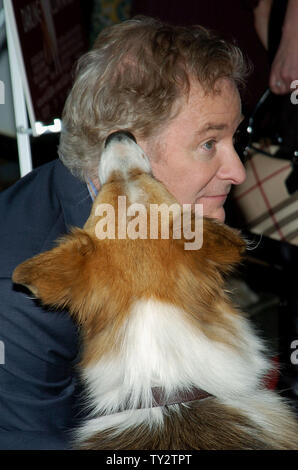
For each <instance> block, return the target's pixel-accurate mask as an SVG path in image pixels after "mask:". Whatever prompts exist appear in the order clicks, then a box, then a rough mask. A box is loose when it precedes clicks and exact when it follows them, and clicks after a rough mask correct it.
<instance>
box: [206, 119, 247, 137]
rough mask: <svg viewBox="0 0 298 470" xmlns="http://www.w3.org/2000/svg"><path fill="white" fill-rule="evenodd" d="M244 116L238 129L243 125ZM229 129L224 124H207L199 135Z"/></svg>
mask: <svg viewBox="0 0 298 470" xmlns="http://www.w3.org/2000/svg"><path fill="white" fill-rule="evenodd" d="M243 119H244V116H243V115H241V116H240V119H239V122H238V125H237V127H238V126H239V125H240V124H241V122H242V121H243ZM227 127H228V125H227V124H225V123H222V124H220V123H219V124H215V123H213V122H207V123H206V124H205V125H204V126H203V127H202V128H201V129H200V130H199V131H198V134H205V133H206V132H208V131H222V130H224V129H226V128H227Z"/></svg>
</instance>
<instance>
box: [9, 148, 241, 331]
mask: <svg viewBox="0 0 298 470" xmlns="http://www.w3.org/2000/svg"><path fill="white" fill-rule="evenodd" d="M134 145H136V144H134ZM112 146H113V142H110V143H109V145H108V147H107V148H108V150H107V151H108V152H110V153H111V152H113V149H112ZM117 146H118V148H119V142H117ZM136 153H137V150H136V148H134V158H135V157H136ZM142 159H143V156H142ZM116 160H117V159H116ZM144 165H145V167H146V168H147V161H146V162H145V163H144V161H142V164H141V166H140V168H139V169H138V171H131V170H132V169H131V168H130V171H129V172H127V168H124V170H123V168H122V170H123V171H124V172H125V175H126V176H125V178H126V179H124V180H123V181H122V180H121V178H119V174H120V175H121V171H122V170H121V168H120V170H121V171H120V173H119V171H116V172H115V171H114V170H113V167H112V165H111V163H109V167H106V168H105V172H106V174H107V182H106V184H103V187H102V189H101V191H100V192H99V194H98V196H97V198H96V200H95V201H94V204H93V208H92V211H91V214H90V217H89V219H88V220H87V222H86V224H85V227H84V229H74V230H72V232H71V233H70V234H69V235H66V236H65V237H63V238H62V239H60V241H59V242H58V244H57V246H56V247H55V248H53V249H52V250H50V251H47V252H45V253H42V254H39V255H37V256H35V257H33V258H31V259H29V260H27V261H25V262H23V263H22V264H20V265H19V266H18V267H17V268H16V269H15V271H14V273H13V281H14V282H15V283H18V284H23V285H25V286H26V287H27V288H29V289H30V290H31V291H32V292H33V294H34V295H35V296H36V298H38V299H40V300H41V302H42V303H43V304H45V305H49V306H54V307H56V308H64V307H66V308H68V309H69V311H70V313H71V314H72V315H73V316H74V317H75V319H76V320H77V321H78V322H79V323H80V324H82V325H87V326H88V328H89V329H90V328H91V327H92V328H94V329H95V330H98V329H99V328H104V327H105V326H106V325H107V324H108V323H109V322H111V321H112V320H113V319H114V320H116V319H118V320H119V319H120V320H121V318H123V317H124V316H125V314H126V312H128V311H129V307H130V305H131V304H132V302H134V301H135V300H137V299H142V298H149V297H153V298H154V297H155V298H157V299H158V300H161V301H166V302H169V301H171V302H173V303H180V304H184V303H185V302H191V299H192V297H193V296H195V297H196V298H200V295H201V298H202V299H203V300H204V302H205V303H208V302H209V300H208V298H206V296H209V297H210V296H212V295H217V293H218V291H219V288H220V284H221V280H222V274H223V273H226V272H228V271H229V270H230V269H231V266H233V265H234V264H236V263H238V262H239V261H240V258H241V252H242V251H243V250H244V248H245V244H244V242H243V240H242V239H241V238H240V237H239V236H238V234H237V233H236V232H234V231H233V230H232V229H230V228H228V227H227V226H225V225H223V224H220V223H217V222H215V221H212V220H209V219H204V221H203V243H202V246H201V247H200V249H197V250H185V249H184V247H185V243H186V242H189V241H190V240H189V239H187V240H186V239H185V237H184V236H183V235H182V236H181V238H180V239H179V238H177V239H176V238H175V239H174V238H173V233H174V230H173V220H174V218H173V217H172V218H171V217H170V218H169V221H170V222H169V223H170V231H169V238H161V237H160V234H161V226H160V224H161V220H160V219H159V226H158V237H157V238H154V239H152V238H150V230H149V229H147V231H146V233H147V234H148V235H149V236H148V237H145V238H136V239H133V238H130V237H129V236H126V238H123V237H119V236H118V235H119V233H118V232H117V228H118V227H119V224H120V222H119V217H120V216H119V213H117V210H116V209H117V202H116V201H117V197H118V196H119V195H122V196H123V195H126V196H128V198H129V197H133V198H136V197H138V198H139V199H138V201H140V200H143V201H144V204H145V208H146V210H147V212H145V213H141V215H140V214H139V217H140V218H141V219H142V217H143V219H144V218H145V219H146V223H148V222H149V224H150V217H151V216H150V213H149V212H148V208H149V205H150V203H154V204H166V205H167V204H168V205H169V204H172V203H173V201H174V199H173V197H172V196H171V195H170V194H169V193H168V192H167V191H166V189H165V187H164V186H163V185H162V184H161V183H160V182H158V181H156V180H155V179H154V178H153V177H152V176H151V175H150V174H149V172H147V173H146V172H145V173H144V171H142V169H144ZM118 170H119V169H118ZM113 175H114V176H115V179H113ZM103 183H105V182H103ZM130 183H131V188H133V189H130V190H129V191H128V190H127V188H128V186H129V184H130ZM128 193H129V194H130V196H129V195H128ZM128 202H129V201H128ZM100 204H109V205H110V206H111V207H112V208H114V209H115V214H112V216H111V222H114V224H115V229H116V230H115V231H114V235H115V236H114V237H112V238H104V237H99V236H98V233H97V228H98V224H101V223H102V221H103V218H104V217H107V215H106V214H105V215H104V214H103V213H102V212H100V211H98V210H97V209H98V207H100ZM125 217H126V222H127V223H128V222H129V221H130V222H133V221H134V220H133V218H132V216H131V214H130V215H129V214H126V216H125ZM141 219H140V220H141ZM140 220H139V224H140V223H141V222H142V221H141V222H140ZM105 222H106V223H108V222H109V220H108V219H106V220H105ZM192 228H193V229H194V231H195V219H194V216H193V215H192ZM206 284H208V286H207V287H206ZM182 306H183V305H182ZM95 319H97V320H95ZM95 323H96V326H94V325H95Z"/></svg>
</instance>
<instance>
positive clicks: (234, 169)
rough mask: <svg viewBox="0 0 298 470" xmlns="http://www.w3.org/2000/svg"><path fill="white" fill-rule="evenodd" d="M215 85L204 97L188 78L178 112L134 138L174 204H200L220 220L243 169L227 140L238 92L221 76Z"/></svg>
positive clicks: (237, 114)
mask: <svg viewBox="0 0 298 470" xmlns="http://www.w3.org/2000/svg"><path fill="white" fill-rule="evenodd" d="M218 85H219V88H220V93H219V94H210V95H208V96H206V95H205V94H204V92H203V90H202V88H201V87H200V85H199V84H198V83H193V84H192V85H191V89H190V94H189V98H188V100H187V102H184V104H183V106H182V108H181V110H180V112H179V114H178V115H177V116H176V117H175V118H174V119H172V120H171V121H170V122H169V123H168V124H167V125H166V126H165V127H163V128H162V130H161V131H160V132H159V133H158V134H157V135H155V136H154V137H151V138H148V139H138V143H139V145H140V146H141V147H142V148H143V150H144V151H145V152H146V154H147V155H148V157H149V158H150V161H151V166H152V171H153V174H154V176H155V177H156V178H157V179H158V180H160V181H161V182H162V183H164V184H165V186H166V187H167V189H168V190H169V191H170V193H172V194H173V195H174V196H175V197H176V199H177V201H178V202H179V203H180V204H194V203H197V204H203V213H204V216H209V217H212V218H216V219H218V220H220V221H224V219H225V211H224V208H223V205H224V203H225V200H226V197H227V194H228V193H229V191H230V189H231V186H232V184H240V183H243V181H244V180H245V170H244V167H243V165H242V163H241V161H240V159H239V157H238V155H237V153H236V152H235V149H234V145H233V137H234V134H235V132H236V130H237V127H238V126H239V124H240V122H241V120H242V115H241V103H240V98H239V93H238V90H237V89H236V87H235V86H234V85H233V84H232V83H230V82H229V81H228V80H226V79H222V80H221V81H219V82H218Z"/></svg>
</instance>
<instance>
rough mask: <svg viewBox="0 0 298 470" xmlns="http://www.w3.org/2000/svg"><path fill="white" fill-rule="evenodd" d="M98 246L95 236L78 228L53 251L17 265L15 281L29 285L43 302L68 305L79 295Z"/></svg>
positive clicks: (62, 305)
mask: <svg viewBox="0 0 298 470" xmlns="http://www.w3.org/2000/svg"><path fill="white" fill-rule="evenodd" d="M95 249H96V246H95V242H94V240H93V239H92V237H91V236H89V235H88V234H87V233H86V232H84V231H83V230H80V229H75V230H74V231H73V232H72V234H70V235H67V236H66V237H64V238H63V239H60V241H59V244H58V246H56V247H55V248H53V249H52V250H50V251H46V252H44V253H41V254H40V255H37V256H34V257H33V258H30V259H28V260H27V261H24V262H23V263H21V264H20V265H19V266H17V267H16V268H15V270H14V272H13V276H12V280H13V282H14V283H16V284H22V285H24V286H25V287H27V288H28V289H29V290H30V291H31V292H32V293H33V294H34V296H35V297H36V298H38V299H40V300H41V301H42V303H43V304H45V305H49V306H55V307H59V308H64V307H66V306H68V304H69V302H70V301H72V300H73V297H75V296H76V292H77V289H78V286H80V283H81V282H82V276H83V275H84V266H86V264H87V263H88V258H91V256H90V255H92V253H93V251H94V250H95Z"/></svg>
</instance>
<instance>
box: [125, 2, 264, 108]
mask: <svg viewBox="0 0 298 470" xmlns="http://www.w3.org/2000/svg"><path fill="white" fill-rule="evenodd" d="M252 7H253V5H252V4H251V2H247V1H246V0H229V2H219V1H218V0H208V1H198V0H185V1H183V2H181V1H180V0H163V1H162V2H161V1H159V0H133V1H132V10H131V13H132V16H133V15H137V14H143V15H148V16H153V17H155V18H160V19H161V20H162V21H166V22H169V23H174V24H180V25H192V24H200V25H202V26H204V27H206V28H208V29H211V30H215V31H216V32H218V33H219V34H220V35H221V36H223V37H224V38H225V39H227V40H229V41H234V42H236V43H237V45H238V46H239V47H240V49H241V50H242V51H243V53H244V54H245V56H247V57H248V58H249V60H250V62H252V65H253V71H252V73H251V74H250V76H249V78H248V81H247V87H246V90H245V91H244V93H243V96H242V100H243V107H244V113H245V114H250V113H251V112H252V110H253V109H254V107H255V105H256V103H257V102H258V100H259V98H260V96H261V95H262V94H263V93H264V91H265V90H266V88H267V86H268V80H269V62H268V56H267V52H266V50H265V49H264V47H263V45H262V44H261V42H260V40H259V38H258V36H257V33H256V31H255V29H254V17H253V9H252Z"/></svg>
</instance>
